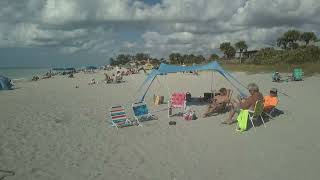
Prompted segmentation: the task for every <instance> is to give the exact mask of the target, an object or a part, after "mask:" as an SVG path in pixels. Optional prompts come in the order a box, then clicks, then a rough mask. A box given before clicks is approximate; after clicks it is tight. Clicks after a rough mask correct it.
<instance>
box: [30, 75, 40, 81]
mask: <svg viewBox="0 0 320 180" xmlns="http://www.w3.org/2000/svg"><path fill="white" fill-rule="evenodd" d="M39 79H40V78H39V76H33V77H32V80H31V81H38V80H39Z"/></svg>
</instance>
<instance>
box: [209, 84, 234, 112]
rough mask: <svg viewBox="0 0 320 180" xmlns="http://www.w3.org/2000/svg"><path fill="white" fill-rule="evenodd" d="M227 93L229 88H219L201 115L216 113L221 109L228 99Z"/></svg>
mask: <svg viewBox="0 0 320 180" xmlns="http://www.w3.org/2000/svg"><path fill="white" fill-rule="evenodd" d="M229 94H230V90H227V89H226V88H221V89H220V90H219V95H217V96H214V98H213V99H212V103H210V104H209V105H208V109H207V111H206V112H205V113H204V114H203V117H204V118H205V117H208V116H209V115H210V114H212V113H218V112H220V111H222V110H223V109H224V108H225V107H226V104H227V103H228V101H229Z"/></svg>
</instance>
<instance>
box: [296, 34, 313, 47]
mask: <svg viewBox="0 0 320 180" xmlns="http://www.w3.org/2000/svg"><path fill="white" fill-rule="evenodd" d="M300 40H302V41H304V42H306V45H307V46H308V45H309V42H310V41H316V40H317V36H316V34H315V33H314V32H304V33H302V34H301V36H300Z"/></svg>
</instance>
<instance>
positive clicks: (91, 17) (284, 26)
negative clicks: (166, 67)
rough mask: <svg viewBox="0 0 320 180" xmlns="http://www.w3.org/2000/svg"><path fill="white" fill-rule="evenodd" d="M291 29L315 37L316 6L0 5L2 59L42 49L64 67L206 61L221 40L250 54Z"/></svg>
mask: <svg viewBox="0 0 320 180" xmlns="http://www.w3.org/2000/svg"><path fill="white" fill-rule="evenodd" d="M293 28H294V29H299V30H302V31H314V32H315V33H316V34H317V35H318V36H319V30H320V3H319V2H318V0H304V1H302V0H272V1H270V0H238V1H234V0H198V1H193V0H158V1H156V0H152V1H151V0H150V1H148V0H145V1H142V0H117V1H114V0H90V1H88V0H67V1H66V0H24V1H12V0H2V1H0V52H1V53H0V54H5V53H6V51H4V49H8V48H10V49H17V51H16V53H19V49H21V48H28V49H29V50H30V53H37V52H38V49H39V48H41V49H44V51H45V50H48V51H51V52H55V53H58V54H59V58H62V59H63V58H64V57H65V61H68V57H70V56H74V54H81V55H83V57H84V58H83V60H81V61H80V62H81V63H85V62H87V63H98V62H99V63H100V62H101V63H102V62H103V61H107V59H108V57H110V56H114V55H115V54H118V53H136V52H145V53H150V54H151V55H152V56H156V57H165V58H166V57H167V56H168V55H169V54H170V53H172V52H180V53H196V54H200V53H201V54H204V55H207V54H210V53H215V52H218V47H219V44H220V43H222V42H225V41H230V42H233V43H234V42H236V41H239V40H245V41H247V44H248V45H249V49H255V48H260V47H269V46H274V45H275V40H276V39H277V38H278V37H279V36H280V35H281V34H282V33H283V32H284V31H286V30H288V29H293ZM32 49H34V52H33V51H32ZM50 54H51V53H50ZM3 57H6V58H10V56H9V55H6V56H3ZM3 57H2V59H3ZM32 57H35V56H34V55H33V56H32ZM41 57H42V56H41ZM88 57H92V58H90V60H89V59H88ZM0 58H1V55H0ZM99 58H100V60H99V61H95V60H94V59H99ZM79 59H81V57H79ZM84 59H86V60H84ZM0 61H1V60H0ZM25 61H26V60H25ZM29 61H30V63H36V61H34V62H33V60H32V59H30V60H29ZM47 61H54V59H53V58H51V57H48V60H47ZM14 62H15V64H19V60H14ZM43 63H44V64H45V63H48V62H43ZM50 63H51V64H54V62H50ZM61 63H63V61H61ZM61 63H60V64H61ZM73 63H77V62H76V61H74V62H73ZM7 64H9V65H10V61H8V60H6V63H5V65H7ZM0 66H1V62H0Z"/></svg>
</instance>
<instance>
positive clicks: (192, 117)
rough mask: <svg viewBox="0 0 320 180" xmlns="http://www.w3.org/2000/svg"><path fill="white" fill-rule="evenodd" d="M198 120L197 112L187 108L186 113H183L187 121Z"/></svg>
mask: <svg viewBox="0 0 320 180" xmlns="http://www.w3.org/2000/svg"><path fill="white" fill-rule="evenodd" d="M196 118H197V116H196V114H195V111H193V110H192V109H189V108H187V109H186V111H185V112H184V113H183V119H184V120H186V121H191V120H195V119H196Z"/></svg>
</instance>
